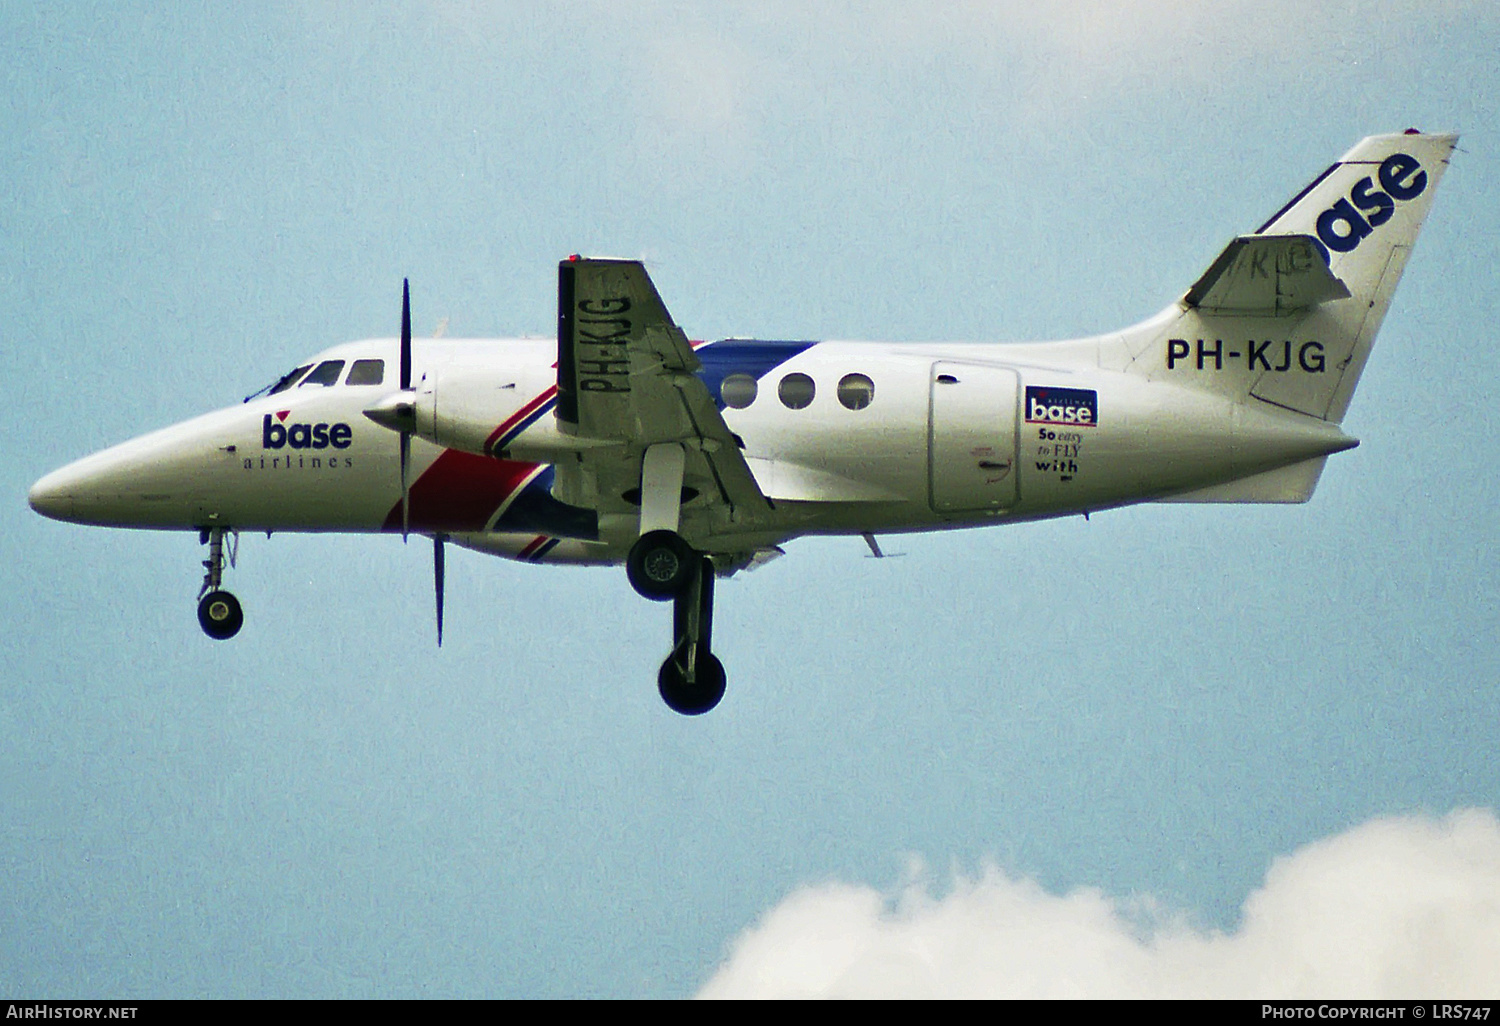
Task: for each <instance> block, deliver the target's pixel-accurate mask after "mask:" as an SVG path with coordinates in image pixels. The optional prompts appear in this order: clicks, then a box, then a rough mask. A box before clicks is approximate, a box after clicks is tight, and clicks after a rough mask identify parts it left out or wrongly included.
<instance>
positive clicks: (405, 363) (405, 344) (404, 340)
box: [401, 278, 411, 392]
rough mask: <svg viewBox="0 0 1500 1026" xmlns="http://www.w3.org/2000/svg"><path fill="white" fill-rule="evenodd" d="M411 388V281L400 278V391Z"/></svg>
mask: <svg viewBox="0 0 1500 1026" xmlns="http://www.w3.org/2000/svg"><path fill="white" fill-rule="evenodd" d="M408 388H411V282H410V279H407V278H402V279H401V391H403V392H404V391H406V390H407V389H408Z"/></svg>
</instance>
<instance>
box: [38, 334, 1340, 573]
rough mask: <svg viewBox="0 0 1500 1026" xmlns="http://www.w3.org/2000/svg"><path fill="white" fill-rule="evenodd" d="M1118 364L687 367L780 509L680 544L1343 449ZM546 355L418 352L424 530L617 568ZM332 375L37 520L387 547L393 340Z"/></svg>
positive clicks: (1257, 468)
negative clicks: (563, 472) (333, 534)
mask: <svg viewBox="0 0 1500 1026" xmlns="http://www.w3.org/2000/svg"><path fill="white" fill-rule="evenodd" d="M1119 344H1120V337H1119V336H1108V337H1104V338H1101V339H1098V340H1080V341H1075V342H1062V343H1046V344H1034V345H989V344H925V345H924V344H897V343H860V342H822V343H758V342H746V341H738V340H727V341H724V342H719V343H711V344H708V345H704V346H700V347H698V349H697V353H698V355H699V356H700V358H702V360H703V362H704V365H705V366H704V370H703V371H701V372H700V373H699V376H700V377H701V378H703V379H704V380H705V381H706V382H707V383H708V384H709V386H710V391H711V393H712V394H713V395H714V398H715V399H716V400H718V401H720V405H721V406H722V414H723V417H724V420H725V423H726V424H727V425H728V426H729V428H730V430H731V431H732V432H733V433H734V434H735V435H736V436H737V437H738V438H739V439H740V440H742V441H743V454H744V456H745V458H746V462H747V463H748V465H749V466H750V468H751V471H752V473H753V474H754V476H755V479H756V482H757V483H758V484H759V486H760V488H761V490H762V491H763V492H764V493H765V495H766V496H767V497H769V498H770V499H771V500H772V501H773V504H774V507H775V509H774V513H773V516H772V518H771V520H770V527H769V528H767V527H765V526H761V527H758V528H757V529H756V531H755V533H754V535H753V536H732V535H726V534H725V533H724V531H723V529H722V528H717V529H714V530H715V531H716V532H717V533H713V534H706V533H705V530H706V529H705V530H699V531H698V532H697V536H696V537H694V530H695V529H694V520H693V516H692V513H693V503H692V502H691V501H689V502H687V503H686V504H685V505H684V507H683V518H684V519H683V523H684V533H685V534H686V535H688V537H689V538H690V540H691V541H693V543H694V544H695V545H697V546H699V547H700V548H702V549H704V550H705V551H715V550H717V549H722V550H725V551H741V552H742V551H753V550H757V549H764V548H770V547H772V546H775V545H777V544H778V543H780V542H783V541H785V540H787V539H789V538H792V537H795V536H798V535H802V534H855V533H881V532H892V531H922V530H934V529H946V528H960V527H972V526H979V525H983V524H990V523H999V522H1007V521H1018V520H1034V519H1040V518H1045V517H1054V516H1064V515H1069V514H1076V513H1083V512H1088V511H1091V510H1097V509H1101V508H1105V507H1111V506H1118V505H1123V504H1127V503H1132V502H1141V501H1149V500H1154V499H1160V498H1167V497H1172V496H1177V495H1183V494H1188V493H1197V492H1200V491H1202V490H1204V489H1211V488H1213V487H1214V486H1221V485H1223V484H1225V483H1226V482H1232V481H1235V480H1239V479H1244V478H1248V477H1252V476H1254V475H1264V474H1266V473H1267V472H1274V471H1277V469H1278V468H1286V467H1293V466H1308V467H1312V466H1313V464H1314V463H1316V464H1317V465H1320V460H1319V458H1320V457H1322V456H1324V455H1326V454H1327V453H1329V452H1332V451H1336V450H1338V449H1341V448H1347V447H1348V446H1349V445H1351V444H1353V443H1352V440H1349V439H1347V437H1346V436H1344V435H1343V434H1342V433H1341V432H1339V431H1338V429H1337V428H1336V427H1335V426H1333V425H1331V424H1328V423H1326V422H1324V421H1321V420H1317V419H1315V418H1311V417H1306V416H1303V415H1299V414H1296V413H1292V412H1290V411H1282V410H1278V409H1276V408H1274V407H1270V406H1266V405H1264V404H1257V405H1247V404H1245V403H1244V402H1238V401H1234V400H1232V399H1231V398H1228V397H1226V396H1223V395H1220V394H1216V393H1214V392H1212V391H1207V390H1204V389H1201V388H1195V387H1192V379H1189V380H1188V381H1187V382H1186V383H1185V384H1183V385H1177V384H1174V383H1172V382H1170V381H1162V380H1152V379H1150V378H1148V377H1145V376H1142V375H1140V374H1138V373H1136V374H1133V373H1128V372H1126V371H1124V370H1105V369H1102V368H1101V366H1100V364H1101V356H1100V354H1101V352H1102V351H1103V350H1104V348H1105V347H1108V346H1118V345H1119ZM556 357H557V349H556V343H555V342H553V341H550V340H456V339H455V340H425V341H419V342H418V343H417V344H416V346H415V356H414V375H413V381H414V387H415V388H416V390H417V391H418V393H419V396H420V401H419V415H418V422H419V425H421V427H420V430H419V432H418V435H419V437H418V438H416V439H415V440H414V443H413V448H412V465H411V471H410V480H411V482H412V485H411V513H410V518H411V519H410V526H411V529H412V530H413V531H418V532H421V533H427V534H443V535H447V536H449V537H452V538H453V539H454V540H455V541H458V542H459V543H461V544H465V545H469V546H471V547H474V548H479V549H483V550H485V551H489V552H494V553H496V554H501V555H509V556H516V557H519V558H526V559H539V558H546V559H547V560H548V561H567V562H601V563H611V562H619V561H620V560H622V559H623V558H624V555H625V551H626V549H627V548H628V547H629V545H630V543H631V542H632V541H633V540H634V538H635V536H636V533H637V532H636V530H635V525H634V524H632V523H628V522H622V518H620V517H606V518H602V519H601V518H598V517H593V516H590V515H587V511H584V510H581V509H579V508H577V507H575V506H572V505H569V504H567V502H566V500H567V499H568V496H567V495H566V494H560V493H561V492H562V491H563V489H560V488H558V487H557V486H556V477H555V475H554V474H553V473H552V465H553V464H556V463H558V461H560V460H569V459H572V458H573V454H574V453H575V452H576V451H577V450H578V447H579V442H578V440H577V439H575V438H571V437H569V436H567V435H564V434H562V433H560V432H559V431H558V428H557V423H556V420H555V418H554V417H553V415H552V410H551V405H550V396H551V395H552V394H554V393H555V391H556V389H555V385H556V370H555V361H556ZM337 360H342V361H344V362H345V364H344V368H343V370H342V371H341V373H340V374H339V376H338V377H336V378H335V379H334V383H333V384H328V385H324V384H300V385H299V384H294V385H292V386H291V387H289V388H287V389H286V390H284V391H281V392H278V393H276V394H272V395H265V396H261V397H257V398H254V399H252V400H250V401H247V402H245V403H242V404H238V405H235V406H232V407H229V408H227V409H223V410H218V411H216V412H214V413H210V414H206V415H204V416H202V417H198V418H195V419H193V420H189V421H185V422H183V423H181V424H177V425H174V426H172V427H169V428H166V429H164V430H161V431H156V432H153V433H151V434H147V435H143V436H141V437H139V438H136V439H133V440H132V441H129V442H126V443H124V444H122V445H117V446H114V447H112V448H110V449H106V450H104V451H102V452H99V453H96V454H95V455H93V456H89V457H87V458H85V459H82V460H79V461H78V462H76V463H73V464H70V465H68V466H66V467H64V468H62V469H61V470H58V471H56V472H54V473H52V474H50V475H48V476H47V477H45V478H43V479H42V480H41V481H39V482H37V484H36V486H35V487H34V489H33V490H32V503H33V505H34V506H36V508H37V509H38V510H39V511H41V512H44V513H46V514H48V515H49V516H54V517H57V518H59V519H64V520H72V521H77V522H81V523H93V524H104V525H110V526H121V527H140V528H163V529H197V530H203V529H207V528H212V527H223V528H227V529H237V530H264V531H348V532H378V531H392V530H400V529H401V519H400V496H401V485H400V477H399V470H398V440H397V436H396V434H394V433H393V432H392V431H389V430H386V429H385V428H382V427H380V426H378V425H376V424H374V423H371V422H370V421H369V420H368V419H366V417H365V416H364V415H363V411H364V410H365V409H367V408H369V407H370V406H371V405H372V404H373V403H374V402H375V401H376V400H377V399H379V398H380V397H381V396H382V395H383V394H385V393H386V392H388V391H389V390H390V388H391V387H392V385H391V382H392V372H391V369H390V368H392V366H393V365H394V361H395V360H396V343H395V341H394V340H372V341H366V342H356V343H349V344H347V345H343V346H338V347H335V348H333V349H330V350H327V351H326V352H323V353H320V354H318V356H317V357H316V358H314V359H313V360H310V361H308V362H309V365H311V366H313V367H319V366H323V365H324V364H325V363H326V362H329V361H337ZM360 360H363V361H376V360H379V361H383V363H384V367H385V368H386V370H385V374H384V377H383V379H382V381H381V383H378V384H350V383H348V378H349V377H350V372H349V367H351V366H353V365H354V363H355V361H360ZM316 373H317V372H316V371H314V372H313V373H312V374H310V375H308V377H312V376H313V375H315V374H316ZM731 376H737V377H736V380H735V381H731V382H730V383H729V385H727V386H726V384H725V379H726V378H730V377H731ZM746 378H748V379H749V381H750V382H753V384H751V385H748V386H747V385H746ZM808 381H810V382H811V386H812V387H811V389H810V391H811V395H810V397H809V396H808V392H809V389H808V388H807V382H808ZM841 383H842V384H843V386H844V387H843V388H842V389H841ZM721 394H722V395H724V396H727V397H728V398H730V399H731V400H732V403H731V404H730V405H725V404H724V403H723V401H722V399H721ZM751 394H753V398H752V399H750V401H748V402H747V401H746V400H747V398H749V397H750V395H751ZM1312 472H1313V473H1314V475H1315V472H1316V471H1315V468H1313V471H1312ZM559 499H561V500H563V501H559ZM626 519H627V520H628V518H626Z"/></svg>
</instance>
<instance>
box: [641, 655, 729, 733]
mask: <svg viewBox="0 0 1500 1026" xmlns="http://www.w3.org/2000/svg"><path fill="white" fill-rule="evenodd" d="M697 671H698V672H697V673H696V674H695V675H694V677H695V679H694V681H693V683H691V684H689V683H688V682H687V680H686V678H685V675H684V674H683V672H682V664H681V663H679V662H678V661H677V653H676V652H673V653H672V654H671V655H669V656H667V661H666V662H664V663H662V664H661V673H659V674H657V677H656V689H657V690H658V691H660V692H661V699H662V701H663V702H666V703H667V707H668V708H669V709H671V710H672V711H673V712H677V713H682V715H684V716H701V715H703V714H704V713H706V712H708V711H709V710H710V709H712V708H713V707H714V706H716V705H718V704H719V699H721V698H723V697H724V664H723V663H721V662H719V657H718V656H716V655H714V654H713V653H712V652H710V651H708V650H707V649H705V648H702V647H701V646H700V647H699V649H698V667H697Z"/></svg>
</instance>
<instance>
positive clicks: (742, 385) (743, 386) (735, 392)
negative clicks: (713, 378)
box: [719, 374, 760, 410]
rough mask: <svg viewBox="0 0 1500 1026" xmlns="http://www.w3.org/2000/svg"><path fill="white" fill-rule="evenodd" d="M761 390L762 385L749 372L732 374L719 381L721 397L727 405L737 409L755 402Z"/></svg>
mask: <svg viewBox="0 0 1500 1026" xmlns="http://www.w3.org/2000/svg"><path fill="white" fill-rule="evenodd" d="M759 391H760V386H759V385H758V384H756V381H755V379H754V378H752V377H751V376H750V375H748V374H731V375H729V376H728V377H726V378H725V379H724V380H723V381H721V382H719V398H720V399H723V400H724V405H725V406H729V407H731V408H733V409H736V410H743V409H744V408H745V407H746V406H749V405H750V404H751V403H753V402H755V395H756V393H757V392H759Z"/></svg>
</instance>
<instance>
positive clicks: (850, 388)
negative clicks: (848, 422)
mask: <svg viewBox="0 0 1500 1026" xmlns="http://www.w3.org/2000/svg"><path fill="white" fill-rule="evenodd" d="M874 401H875V382H873V381H871V380H870V379H869V378H868V377H867V376H866V375H864V374H845V375H844V376H843V377H842V378H840V379H839V402H840V403H843V405H844V408H845V409H849V410H862V409H864V408H865V407H866V406H869V405H870V403H872V402H874Z"/></svg>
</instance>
